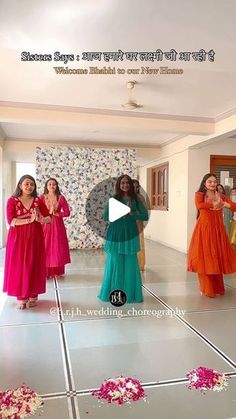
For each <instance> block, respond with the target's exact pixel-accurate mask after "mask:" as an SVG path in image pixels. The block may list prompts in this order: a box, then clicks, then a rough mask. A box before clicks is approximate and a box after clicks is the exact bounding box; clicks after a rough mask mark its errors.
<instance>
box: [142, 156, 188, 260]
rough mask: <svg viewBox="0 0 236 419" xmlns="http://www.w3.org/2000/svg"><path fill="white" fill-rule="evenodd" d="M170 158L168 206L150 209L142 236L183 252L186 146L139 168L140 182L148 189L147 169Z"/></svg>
mask: <svg viewBox="0 0 236 419" xmlns="http://www.w3.org/2000/svg"><path fill="white" fill-rule="evenodd" d="M164 162H169V182H168V184H169V209H168V211H159V210H152V211H150V219H149V222H148V224H147V226H146V228H145V232H144V234H145V237H146V238H149V239H151V240H154V241H158V242H159V243H162V244H165V245H167V246H170V247H173V248H175V249H177V250H180V251H182V252H185V251H186V247H187V222H186V220H187V192H188V150H185V151H182V152H179V153H178V154H175V155H173V156H170V157H168V158H167V157H166V158H164V159H159V160H156V161H155V162H153V163H151V164H148V165H145V166H143V167H141V168H140V169H139V178H140V183H141V186H142V187H143V188H144V189H145V190H146V189H147V169H148V168H149V167H152V166H155V165H157V164H161V163H164Z"/></svg>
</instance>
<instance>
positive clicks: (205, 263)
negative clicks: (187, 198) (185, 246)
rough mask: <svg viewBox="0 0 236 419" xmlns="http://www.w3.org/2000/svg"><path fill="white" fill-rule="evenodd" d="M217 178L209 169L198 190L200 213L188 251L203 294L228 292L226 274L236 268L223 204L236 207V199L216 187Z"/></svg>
mask: <svg viewBox="0 0 236 419" xmlns="http://www.w3.org/2000/svg"><path fill="white" fill-rule="evenodd" d="M216 185H217V179H216V176H215V175H214V174H212V173H207V174H206V175H205V176H204V177H203V179H202V182H201V184H200V187H199V189H198V191H197V192H196V194H195V205H196V207H197V209H198V217H197V223H196V226H195V229H194V231H193V235H192V239H191V242H190V246H189V253H188V271H190V272H197V274H198V278H199V285H200V291H201V294H204V295H206V296H207V297H215V296H216V294H220V295H223V294H224V293H225V288H224V282H223V274H231V273H233V272H236V252H235V251H234V250H233V248H232V246H231V245H230V242H229V239H228V236H227V233H226V230H225V227H224V223H223V215H222V209H223V208H230V209H231V210H232V211H235V210H236V203H234V202H233V201H231V200H230V199H229V198H228V197H227V196H225V195H222V194H219V193H218V192H217V191H216Z"/></svg>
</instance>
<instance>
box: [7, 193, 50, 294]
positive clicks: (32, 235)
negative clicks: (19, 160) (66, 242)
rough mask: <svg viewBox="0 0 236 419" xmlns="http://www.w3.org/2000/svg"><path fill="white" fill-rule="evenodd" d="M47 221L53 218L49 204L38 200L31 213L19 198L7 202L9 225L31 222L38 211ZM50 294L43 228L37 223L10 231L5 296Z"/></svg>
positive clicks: (33, 204)
mask: <svg viewBox="0 0 236 419" xmlns="http://www.w3.org/2000/svg"><path fill="white" fill-rule="evenodd" d="M35 209H36V210H37V209H38V211H39V213H41V214H42V215H43V216H44V217H45V216H48V215H49V211H48V209H47V207H46V206H45V204H44V203H43V202H42V201H41V200H40V199H39V198H38V197H36V198H34V199H33V202H32V204H31V207H30V208H29V209H27V208H25V207H24V205H23V203H22V202H21V200H20V199H19V198H16V197H14V196H12V197H10V198H9V199H8V201H7V221H8V224H11V222H12V220H13V218H18V219H22V218H29V217H30V216H31V214H32V212H33V211H34V210H35ZM45 291H46V265H45V247H44V237H43V229H42V225H41V224H40V223H39V222H37V221H34V222H32V223H29V224H25V225H17V226H15V227H12V226H11V227H10V229H9V232H8V237H7V244H6V255H5V270H4V284H3V292H6V293H7V294H8V295H11V296H16V297H21V298H22V299H27V298H29V297H34V296H36V295H38V294H43V293H45Z"/></svg>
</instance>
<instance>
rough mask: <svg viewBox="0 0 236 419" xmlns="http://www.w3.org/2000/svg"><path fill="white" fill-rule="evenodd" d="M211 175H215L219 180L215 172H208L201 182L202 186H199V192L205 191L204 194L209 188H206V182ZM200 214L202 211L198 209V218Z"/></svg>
mask: <svg viewBox="0 0 236 419" xmlns="http://www.w3.org/2000/svg"><path fill="white" fill-rule="evenodd" d="M211 176H213V177H214V178H215V179H216V180H217V177H216V175H215V174H214V173H207V174H206V175H205V176H203V178H202V181H201V183H200V186H199V188H198V190H197V192H203V193H204V194H205V193H206V191H207V188H206V185H205V183H206V181H207V179H209V177H211ZM199 215H200V211H199V209H198V210H197V218H198V217H199Z"/></svg>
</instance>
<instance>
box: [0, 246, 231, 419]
mask: <svg viewBox="0 0 236 419" xmlns="http://www.w3.org/2000/svg"><path fill="white" fill-rule="evenodd" d="M3 253H4V252H3V251H0V280H1V278H2V275H3ZM146 253H147V269H146V272H145V273H144V274H143V287H144V303H142V304H136V305H132V304H129V305H125V306H123V307H120V308H117V309H116V308H115V307H113V306H111V305H110V304H109V303H102V302H100V301H99V300H98V299H97V294H98V290H99V286H100V283H101V279H102V275H103V267H104V261H105V256H104V254H103V252H102V251H101V250H86V251H85V250H83V251H73V252H72V263H71V265H69V266H68V268H67V275H66V277H65V279H63V280H60V281H56V280H53V281H49V282H48V290H47V293H46V294H45V295H44V296H42V297H41V299H40V301H39V304H38V306H37V307H35V308H32V309H27V310H24V311H18V310H16V309H15V301H14V299H13V298H7V299H6V297H5V295H3V294H0V389H1V390H5V389H7V388H12V387H17V386H20V385H21V384H22V383H23V382H24V383H26V384H27V385H28V386H29V387H32V388H34V389H35V390H36V391H37V392H38V393H40V394H41V395H43V397H44V400H45V405H44V409H43V413H42V416H41V417H42V418H45V419H54V418H58V419H79V418H80V419H85V418H88V419H90V418H91V419H112V418H114V419H118V418H123V419H131V418H135V419H144V418H145V419H158V418H159V419H198V418H199V417H200V418H201V419H229V418H235V417H236V275H232V276H228V277H227V278H225V283H226V287H227V292H226V295H225V296H223V297H217V298H215V299H208V298H207V297H203V296H200V294H199V292H198V285H197V282H196V278H195V275H194V274H190V273H187V272H186V268H185V255H184V254H181V253H179V252H177V251H175V250H172V249H169V248H166V247H164V246H161V245H158V244H156V243H154V242H150V241H147V242H146ZM141 310H143V311H142V312H141ZM147 310H150V312H149V313H148V312H147ZM201 365H205V366H208V367H210V368H214V369H216V370H219V371H223V372H225V373H227V374H230V375H231V376H232V378H231V380H230V385H229V387H228V390H227V391H226V392H221V393H219V394H218V393H211V394H207V395H205V396H202V395H200V394H199V393H197V392H194V391H190V390H188V389H187V387H186V380H185V374H186V372H187V371H188V370H190V369H192V368H193V367H197V366H201ZM120 374H122V375H129V376H133V377H136V378H138V379H140V380H141V381H142V383H143V385H144V387H145V392H146V395H147V401H146V402H143V401H140V402H136V403H134V404H133V405H132V407H129V406H123V407H119V406H111V405H107V404H102V405H101V404H100V403H98V401H97V399H96V398H94V397H92V396H91V390H93V389H95V388H98V387H99V385H100V384H101V383H102V382H103V380H104V379H106V378H110V377H113V376H117V375H120Z"/></svg>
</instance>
